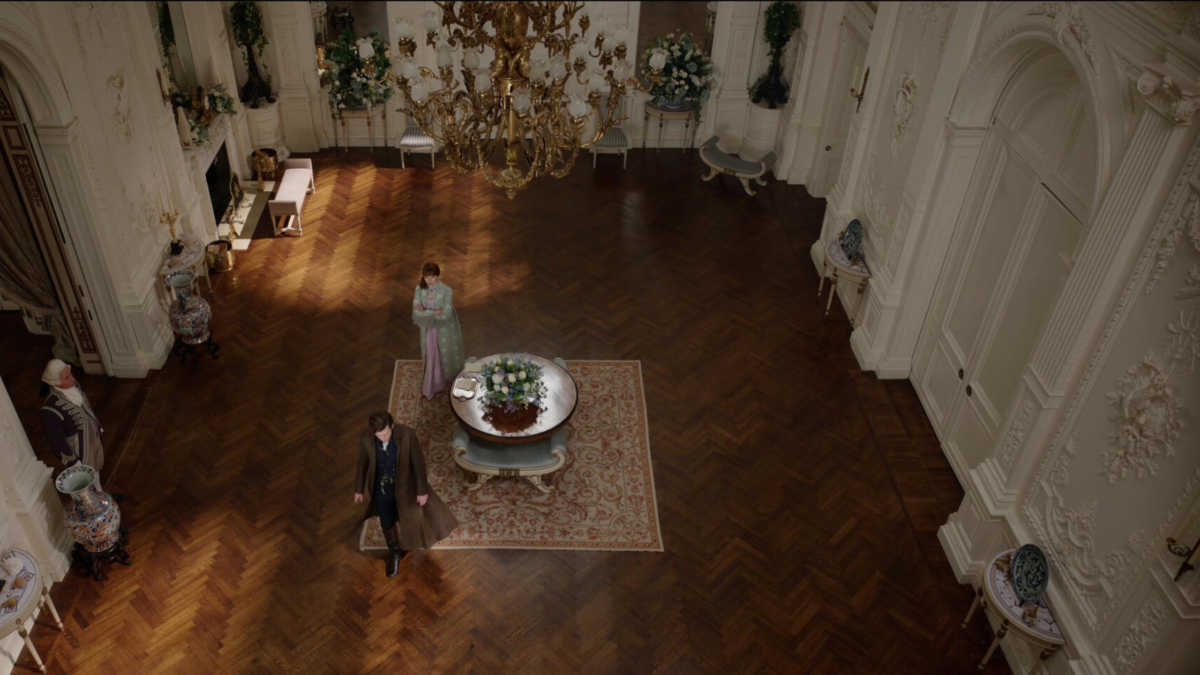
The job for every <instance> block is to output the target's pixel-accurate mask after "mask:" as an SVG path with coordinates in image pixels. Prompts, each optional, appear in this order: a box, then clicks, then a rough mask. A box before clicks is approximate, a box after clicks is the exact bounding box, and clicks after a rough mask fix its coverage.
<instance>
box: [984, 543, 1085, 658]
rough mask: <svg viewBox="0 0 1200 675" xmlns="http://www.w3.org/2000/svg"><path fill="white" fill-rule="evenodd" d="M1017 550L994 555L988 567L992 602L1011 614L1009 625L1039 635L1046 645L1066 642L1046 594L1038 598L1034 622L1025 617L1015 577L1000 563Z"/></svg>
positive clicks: (1008, 615)
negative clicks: (1026, 619)
mask: <svg viewBox="0 0 1200 675" xmlns="http://www.w3.org/2000/svg"><path fill="white" fill-rule="evenodd" d="M1016 552H1017V551H1016V549H1013V550H1011V551H1004V552H1002V553H1001V554H1000V555H998V556H996V557H995V558H992V562H991V564H990V565H988V567H987V579H986V583H987V592H988V595H989V596H990V597H991V599H992V604H993V605H995V606H996V609H998V610H999V611H1001V612H1003V613H1004V614H1005V615H1006V616H1007V617H1008V622H1009V624H1011V625H1012V626H1013V627H1014V628H1017V629H1019V630H1021V631H1023V632H1025V633H1026V634H1027V635H1030V636H1036V637H1037V638H1038V639H1040V640H1042V641H1043V642H1045V643H1047V644H1051V645H1061V644H1066V640H1065V639H1064V638H1063V634H1062V630H1060V629H1059V627H1058V622H1056V621H1055V620H1054V615H1053V614H1051V613H1050V608H1049V607H1047V606H1046V599H1045V598H1044V597H1043V598H1042V599H1041V600H1038V604H1037V615H1036V617H1035V618H1034V622H1033V625H1030V624H1028V623H1026V622H1025V620H1024V618H1023V615H1024V613H1025V610H1024V607H1022V606H1021V601H1020V600H1019V599H1018V598H1017V594H1016V591H1014V590H1013V585H1012V579H1010V578H1009V575H1008V571H1007V570H1006V569H1003V568H1001V566H1000V565H999V561H1000V559H1001V558H1003V557H1004V556H1006V555H1008V556H1011V555H1012V554H1013V553H1016Z"/></svg>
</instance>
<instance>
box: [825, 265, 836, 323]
mask: <svg viewBox="0 0 1200 675" xmlns="http://www.w3.org/2000/svg"><path fill="white" fill-rule="evenodd" d="M837 283H838V275H837V268H836V267H835V268H834V269H833V276H832V277H830V279H829V300H828V302H826V303H825V318H827V319H828V318H829V308H830V307H833V296H835V295H837Z"/></svg>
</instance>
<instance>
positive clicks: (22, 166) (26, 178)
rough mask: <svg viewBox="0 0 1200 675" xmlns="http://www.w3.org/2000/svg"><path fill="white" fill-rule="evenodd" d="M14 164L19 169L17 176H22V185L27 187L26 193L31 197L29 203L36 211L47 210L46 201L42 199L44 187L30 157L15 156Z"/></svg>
mask: <svg viewBox="0 0 1200 675" xmlns="http://www.w3.org/2000/svg"><path fill="white" fill-rule="evenodd" d="M12 160H13V164H14V165H15V166H16V167H17V174H18V175H20V176H21V184H22V185H24V186H25V192H26V194H28V195H29V202H30V204H31V205H32V206H33V207H34V208H35V209H44V208H46V201H45V200H44V199H43V198H42V187H41V184H40V183H39V182H38V179H37V174H36V173H35V171H34V168H33V162H32V161H31V160H30V159H29V155H26V154H20V155H13V157H12Z"/></svg>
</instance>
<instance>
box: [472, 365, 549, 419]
mask: <svg viewBox="0 0 1200 675" xmlns="http://www.w3.org/2000/svg"><path fill="white" fill-rule="evenodd" d="M480 373H481V374H482V375H483V383H484V386H486V387H487V394H485V395H484V396H483V400H484V401H488V402H490V403H495V404H500V405H503V406H504V407H505V408H506V409H507V410H509V411H512V410H516V409H517V408H524V407H526V406H531V405H537V404H538V403H539V402H540V401H541V400H542V399H543V398H545V396H546V384H545V383H544V382H543V381H542V367H541V366H539V365H538V364H536V363H534V362H532V361H530V360H529V358H528V357H524V356H521V355H519V354H508V355H506V356H501V357H500V358H498V359H496V360H495V361H492V362H491V363H487V364H484V366H483V367H482V368H481V369H480Z"/></svg>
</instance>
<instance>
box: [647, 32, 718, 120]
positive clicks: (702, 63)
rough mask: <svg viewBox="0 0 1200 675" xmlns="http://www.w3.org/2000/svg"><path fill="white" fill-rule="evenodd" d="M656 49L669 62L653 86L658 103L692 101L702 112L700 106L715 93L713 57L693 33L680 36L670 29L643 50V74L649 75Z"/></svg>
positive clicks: (667, 103) (652, 94)
mask: <svg viewBox="0 0 1200 675" xmlns="http://www.w3.org/2000/svg"><path fill="white" fill-rule="evenodd" d="M656 50H661V51H662V52H663V53H665V54H666V56H667V64H666V65H665V66H663V69H662V81H660V82H659V83H658V84H656V85H654V86H653V87H651V89H650V95H651V96H652V97H654V103H655V105H669V104H672V103H691V104H692V105H693V106H694V107H695V108H696V109H697V114H699V109H700V108H701V107H702V106H703V105H704V102H705V101H707V100H708V97H709V96H710V95H711V94H712V86H713V64H712V60H711V59H709V58H708V57H707V56H705V55H704V53H703V52H701V51H700V48H699V47H698V46H696V43H695V42H694V41H693V40H692V35H691V33H680V35H679V37H678V38H676V37H675V34H674V33H668V34H667V36H666V37H661V38H655V39H654V40H653V41H651V43H650V48H649V49H647V50H646V52H645V53H644V54H642V76H643V77H646V78H649V76H650V71H651V70H653V69H652V68H651V67H650V57H651V56H653V55H654V53H655V51H656Z"/></svg>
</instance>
